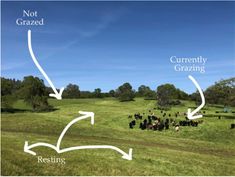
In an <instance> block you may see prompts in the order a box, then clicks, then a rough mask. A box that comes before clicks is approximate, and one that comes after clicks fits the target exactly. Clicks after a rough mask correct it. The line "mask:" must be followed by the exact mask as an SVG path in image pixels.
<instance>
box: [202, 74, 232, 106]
mask: <svg viewBox="0 0 235 177" xmlns="http://www.w3.org/2000/svg"><path fill="white" fill-rule="evenodd" d="M204 93H205V98H206V101H207V102H208V103H211V104H223V105H224V106H226V105H230V106H235V102H234V100H235V77H234V78H230V79H226V80H221V81H219V82H216V83H215V84H214V85H212V86H210V87H208V88H207V89H206V91H205V92H204Z"/></svg>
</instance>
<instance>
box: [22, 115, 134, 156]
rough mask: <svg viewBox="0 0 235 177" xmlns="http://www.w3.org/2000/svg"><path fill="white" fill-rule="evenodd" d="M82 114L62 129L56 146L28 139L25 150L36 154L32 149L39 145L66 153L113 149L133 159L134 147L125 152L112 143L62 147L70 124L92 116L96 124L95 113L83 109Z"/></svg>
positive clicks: (92, 122)
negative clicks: (31, 141) (32, 141)
mask: <svg viewBox="0 0 235 177" xmlns="http://www.w3.org/2000/svg"><path fill="white" fill-rule="evenodd" d="M79 113H80V114H82V115H83V116H80V117H78V118H75V119H74V120H72V121H71V122H69V123H68V124H67V125H66V127H65V128H64V130H63V131H62V133H61V134H60V136H59V138H58V140H57V143H56V146H55V145H52V144H49V143H41V142H40V143H35V144H32V145H29V144H28V141H25V144H24V152H27V153H29V154H32V155H36V153H35V152H34V151H32V150H31V149H32V148H35V147H38V146H46V147H49V148H52V149H54V150H55V151H56V152H57V153H64V152H68V151H73V150H81V149H112V150H115V151H117V152H119V153H120V154H122V158H123V159H127V160H132V148H130V149H129V153H128V154H127V153H125V152H124V151H123V150H121V149H119V148H117V147H115V146H110V145H89V146H75V147H69V148H65V149H60V144H61V141H62V139H63V137H64V135H65V133H66V132H67V130H68V129H69V128H70V126H72V125H73V124H74V123H76V122H78V121H80V120H83V119H87V118H89V117H91V124H92V125H93V124H94V113H93V112H83V111H79Z"/></svg>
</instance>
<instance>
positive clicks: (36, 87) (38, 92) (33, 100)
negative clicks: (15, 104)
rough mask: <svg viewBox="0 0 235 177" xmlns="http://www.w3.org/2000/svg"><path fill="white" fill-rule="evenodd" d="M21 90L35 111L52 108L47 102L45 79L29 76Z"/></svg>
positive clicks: (25, 78)
mask: <svg viewBox="0 0 235 177" xmlns="http://www.w3.org/2000/svg"><path fill="white" fill-rule="evenodd" d="M21 92H22V94H23V98H24V101H25V102H26V103H28V104H29V105H31V106H32V108H33V110H35V111H45V110H49V109H51V106H49V104H48V102H47V98H48V97H47V95H46V87H45V85H44V82H43V80H41V79H39V78H38V77H33V76H27V77H24V80H23V82H22V88H21Z"/></svg>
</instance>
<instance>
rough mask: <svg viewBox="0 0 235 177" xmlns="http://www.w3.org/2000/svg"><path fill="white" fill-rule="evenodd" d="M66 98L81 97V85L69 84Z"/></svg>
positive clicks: (65, 94)
mask: <svg viewBox="0 0 235 177" xmlns="http://www.w3.org/2000/svg"><path fill="white" fill-rule="evenodd" d="M63 96H64V98H80V96H81V94H80V90H79V86H78V85H76V84H69V85H67V87H66V88H65V90H64V93H63Z"/></svg>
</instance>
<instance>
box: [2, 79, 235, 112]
mask: <svg viewBox="0 0 235 177" xmlns="http://www.w3.org/2000/svg"><path fill="white" fill-rule="evenodd" d="M49 93H53V90H52V89H51V88H50V87H46V86H45V84H44V81H43V80H42V79H39V78H38V77H34V76H26V77H24V79H23V80H22V81H21V80H16V79H7V78H4V77H1V97H2V99H1V104H2V108H4V109H10V108H12V105H13V104H14V103H15V102H16V101H17V100H18V99H23V100H24V102H26V103H27V104H29V105H30V106H31V107H32V109H33V110H34V111H46V110H50V109H53V108H52V106H50V105H49V103H48V98H49ZM204 93H205V97H206V101H207V103H211V104H223V105H231V106H235V78H230V79H227V80H221V81H219V82H216V83H215V84H214V85H212V86H210V87H208V88H207V89H206V90H205V92H204ZM62 97H63V99H66V98H67V99H77V98H104V97H114V98H117V99H118V100H120V101H133V100H134V98H135V97H143V98H145V99H153V100H157V104H158V107H159V108H161V109H168V108H169V107H171V106H172V105H177V104H180V100H193V101H195V102H200V95H199V93H197V92H195V93H193V94H190V95H189V94H187V93H185V92H184V91H182V90H180V89H178V88H176V87H175V86H174V85H173V84H163V85H160V86H158V87H157V89H156V90H155V91H154V90H151V89H150V87H148V86H145V85H141V86H139V88H138V90H137V91H136V90H134V89H133V88H132V86H131V84H130V83H124V84H123V85H121V86H119V87H118V88H117V89H115V90H110V91H109V92H102V90H101V89H100V88H96V89H94V91H93V92H91V91H81V90H80V89H79V86H78V85H76V84H71V83H70V84H68V85H67V86H66V88H65V90H64V92H63V95H62Z"/></svg>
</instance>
